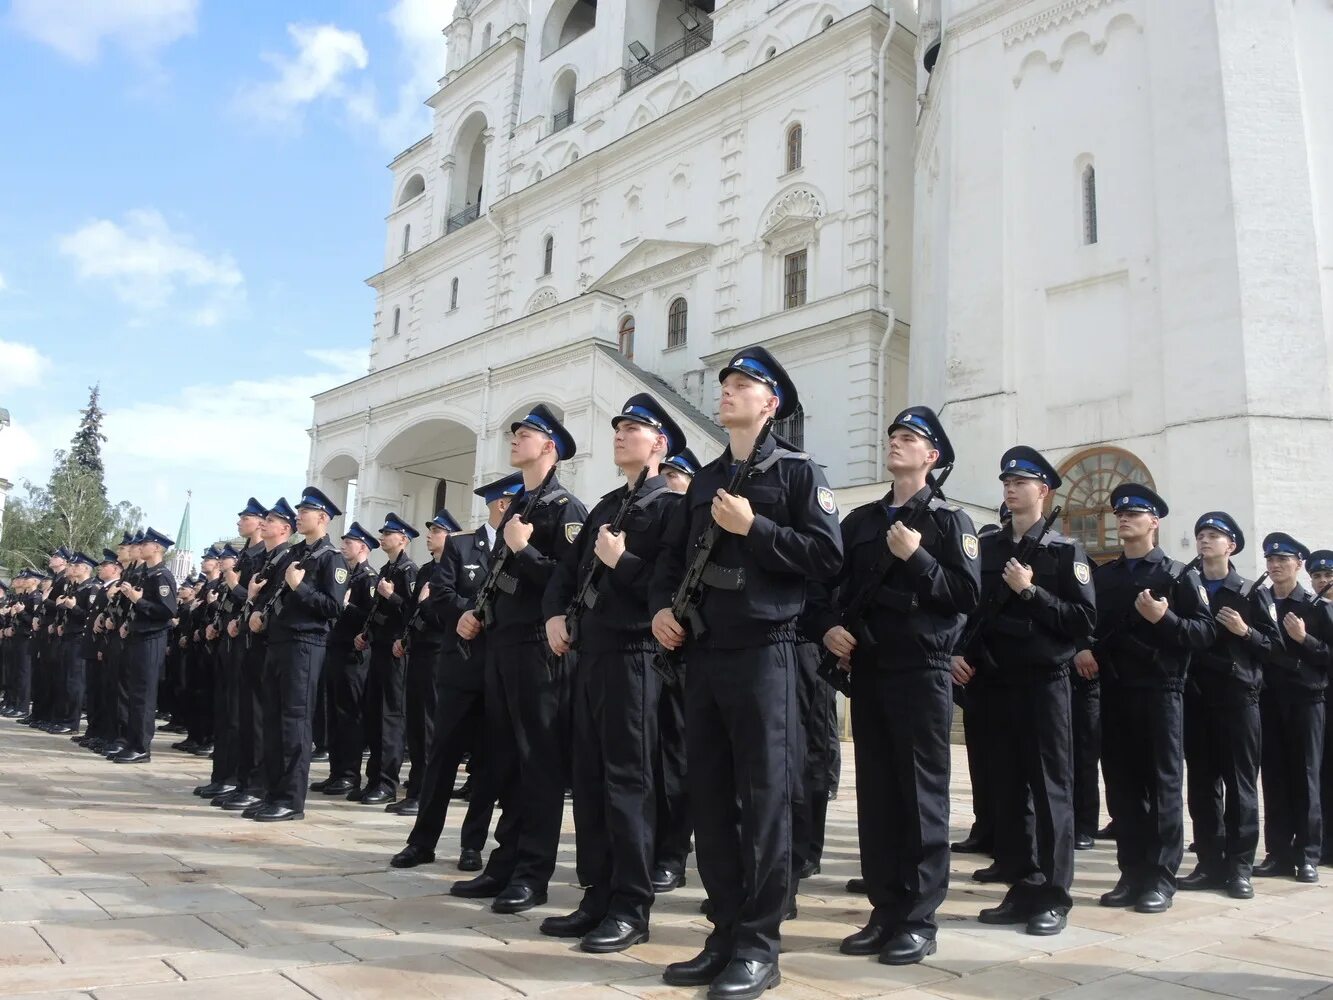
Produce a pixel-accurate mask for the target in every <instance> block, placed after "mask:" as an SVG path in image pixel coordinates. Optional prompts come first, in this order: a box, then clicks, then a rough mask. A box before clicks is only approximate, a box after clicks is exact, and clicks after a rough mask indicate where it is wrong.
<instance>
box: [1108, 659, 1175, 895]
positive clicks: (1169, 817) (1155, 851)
mask: <svg viewBox="0 0 1333 1000" xmlns="http://www.w3.org/2000/svg"><path fill="white" fill-rule="evenodd" d="M1183 715H1184V709H1183V697H1182V695H1181V693H1180V692H1179V691H1166V690H1163V689H1161V688H1147V687H1126V686H1123V685H1119V684H1113V683H1107V684H1104V685H1103V687H1102V770H1103V773H1104V775H1105V777H1106V804H1107V807H1108V809H1109V810H1110V813H1111V819H1112V820H1113V821H1114V822H1115V846H1116V863H1117V864H1118V865H1119V866H1120V874H1121V878H1122V879H1127V880H1129V882H1130V883H1132V884H1133V886H1134V888H1135V889H1136V891H1138V892H1140V893H1143V892H1148V891H1150V890H1153V889H1156V890H1158V891H1159V892H1161V893H1163V894H1164V895H1167V896H1171V895H1173V894H1174V893H1175V890H1176V873H1177V872H1178V871H1179V870H1180V860H1181V858H1182V857H1183V856H1184V839H1183V838H1184V833H1185V816H1184V812H1185V810H1184V794H1183V788H1182V779H1183V775H1182V771H1183V768H1184V760H1185V756H1184V748H1183V745H1182V744H1183V742H1184V735H1183V732H1182V730H1183Z"/></svg>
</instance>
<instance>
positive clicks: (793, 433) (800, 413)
mask: <svg viewBox="0 0 1333 1000" xmlns="http://www.w3.org/2000/svg"><path fill="white" fill-rule="evenodd" d="M773 433H774V434H776V435H777V436H778V437H780V438H782V440H784V441H787V442H790V443H791V444H793V445H795V446H796V447H797V449H799V450H802V451H804V450H805V406H804V405H803V404H801V403H797V404H796V409H795V410H793V411H792V412H791V413H789V414H787V416H785V417H783V418H782V419H781V420H775V421H774V422H773Z"/></svg>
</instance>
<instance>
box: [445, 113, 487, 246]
mask: <svg viewBox="0 0 1333 1000" xmlns="http://www.w3.org/2000/svg"><path fill="white" fill-rule="evenodd" d="M486 129H487V122H486V116H485V115H484V114H482V113H481V112H480V111H474V112H473V113H472V114H470V115H468V116H467V118H466V119H464V121H463V124H462V125H460V126H459V128H458V141H457V143H456V144H455V146H454V178H453V184H452V190H451V191H450V192H449V222H448V225H447V226H446V230H447V231H448V232H453V231H454V230H455V229H461V228H462V227H463V226H466V225H467V224H468V223H469V222H472V221H473V220H475V219H476V218H477V217H478V216H479V215H480V214H481V209H482V199H483V198H484V196H485V193H486V192H485V184H486V136H485V132H486Z"/></svg>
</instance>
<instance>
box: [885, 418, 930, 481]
mask: <svg viewBox="0 0 1333 1000" xmlns="http://www.w3.org/2000/svg"><path fill="white" fill-rule="evenodd" d="M887 451H888V455H887V456H886V459H885V464H886V465H887V466H888V469H889V472H890V474H892V475H893V476H906V475H914V474H917V473H920V472H922V471H927V472H928V471H930V468H931V466H933V465H934V464H935V463H936V462H938V461H939V458H940V453H939V452H938V451H936V450H935V446H934V445H933V444H931V443H930V441H929V440H928V439H926V438H924V437H922V436H921V435H920V434H918V433H916V432H915V431H909V430H908V429H907V428H906V427H895V428H894V429H893V430H892V431H890V432H889V447H888V449H887Z"/></svg>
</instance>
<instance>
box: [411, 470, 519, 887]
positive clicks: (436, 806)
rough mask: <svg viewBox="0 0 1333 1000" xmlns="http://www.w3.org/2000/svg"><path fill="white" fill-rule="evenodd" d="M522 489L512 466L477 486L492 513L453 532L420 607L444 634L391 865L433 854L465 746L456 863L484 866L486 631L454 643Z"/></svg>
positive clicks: (488, 790)
mask: <svg viewBox="0 0 1333 1000" xmlns="http://www.w3.org/2000/svg"><path fill="white" fill-rule="evenodd" d="M522 489H523V475H522V473H519V472H515V473H511V474H510V475H508V476H505V477H504V478H503V479H499V480H496V481H495V482H493V483H488V484H486V485H485V486H483V487H481V488H480V489H477V490H474V491H473V493H474V494H475V495H476V496H479V497H481V498H482V499H483V500H484V501H485V502H486V507H487V510H488V512H489V519H488V520H487V521H486V523H485V524H483V525H482V526H481V527H480V528H478V529H477V530H476V531H474V532H459V533H456V534H450V535H449V539H448V541H447V543H446V544H445V546H444V554H443V557H442V559H441V561H440V573H439V578H438V581H437V583H436V584H435V586H433V587H432V588H431V592H430V599H429V601H427V604H426V608H425V609H424V613H423V617H424V618H425V619H426V620H427V621H428V622H429V623H430V624H431V626H432V627H438V629H439V630H440V631H441V632H443V633H444V637H445V638H444V648H443V650H442V651H441V654H440V656H441V660H442V667H441V691H440V699H439V702H438V704H437V706H436V716H435V739H434V742H433V743H432V745H431V750H430V756H429V759H428V760H427V763H426V774H425V777H424V778H423V779H422V784H421V799H420V804H419V809H418V812H417V819H416V822H415V823H414V824H413V825H412V832H411V833H410V834H409V835H408V838H407V846H406V847H404V848H403V849H402V850H401V851H399V852H398V853H397V854H396V855H394V857H393V859H392V860H391V861H390V862H389V864H391V865H392V866H393V867H395V868H415V867H416V866H417V865H423V864H429V863H430V862H432V861H434V860H435V847H436V845H437V844H438V843H439V842H440V834H441V832H443V830H444V819H445V815H446V813H447V812H448V809H449V800H450V799H451V798H453V797H454V778H455V777H456V776H457V774H458V765H459V764H460V763H462V760H463V757H464V756H465V755H466V754H469V753H470V754H471V764H470V767H471V770H472V773H473V774H476V775H477V781H476V782H475V784H474V787H473V790H472V793H471V796H470V799H469V801H468V809H467V815H466V816H464V818H463V828H462V831H461V835H460V844H461V849H460V851H459V856H458V868H459V870H460V871H465V872H473V871H480V870H481V851H482V849H483V848H484V847H485V846H486V837H487V834H488V832H489V829H490V824H491V813H492V811H493V810H494V805H495V794H496V793H495V782H494V779H493V776H492V774H491V769H490V768H489V767H488V765H487V762H486V753H485V743H486V729H485V726H486V699H485V690H486V671H485V667H486V659H485V657H484V655H483V643H485V641H486V634H485V633H484V632H483V633H481V634H480V635H478V636H477V638H476V639H474V640H473V641H472V647H471V654H470V655H469V656H467V657H464V656H463V655H462V654H461V653H460V652H459V649H458V619H459V618H460V617H462V614H463V612H465V611H467V610H469V609H470V608H472V607H473V606H474V604H475V602H476V596H477V590H478V588H480V587H481V584H482V581H483V580H485V579H486V576H487V574H488V573H489V571H490V566H491V552H492V550H493V549H494V548H495V541H496V538H497V536H498V532H499V528H500V524H501V523H502V522H503V521H504V516H505V512H506V511H507V510H508V509H509V505H510V502H511V501H512V500H513V498H514V497H515V496H517V495H518V494H519V493H520V492H521V491H522ZM443 513H445V514H447V513H448V511H444V512H443ZM451 520H452V518H451ZM497 891H498V890H497Z"/></svg>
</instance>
